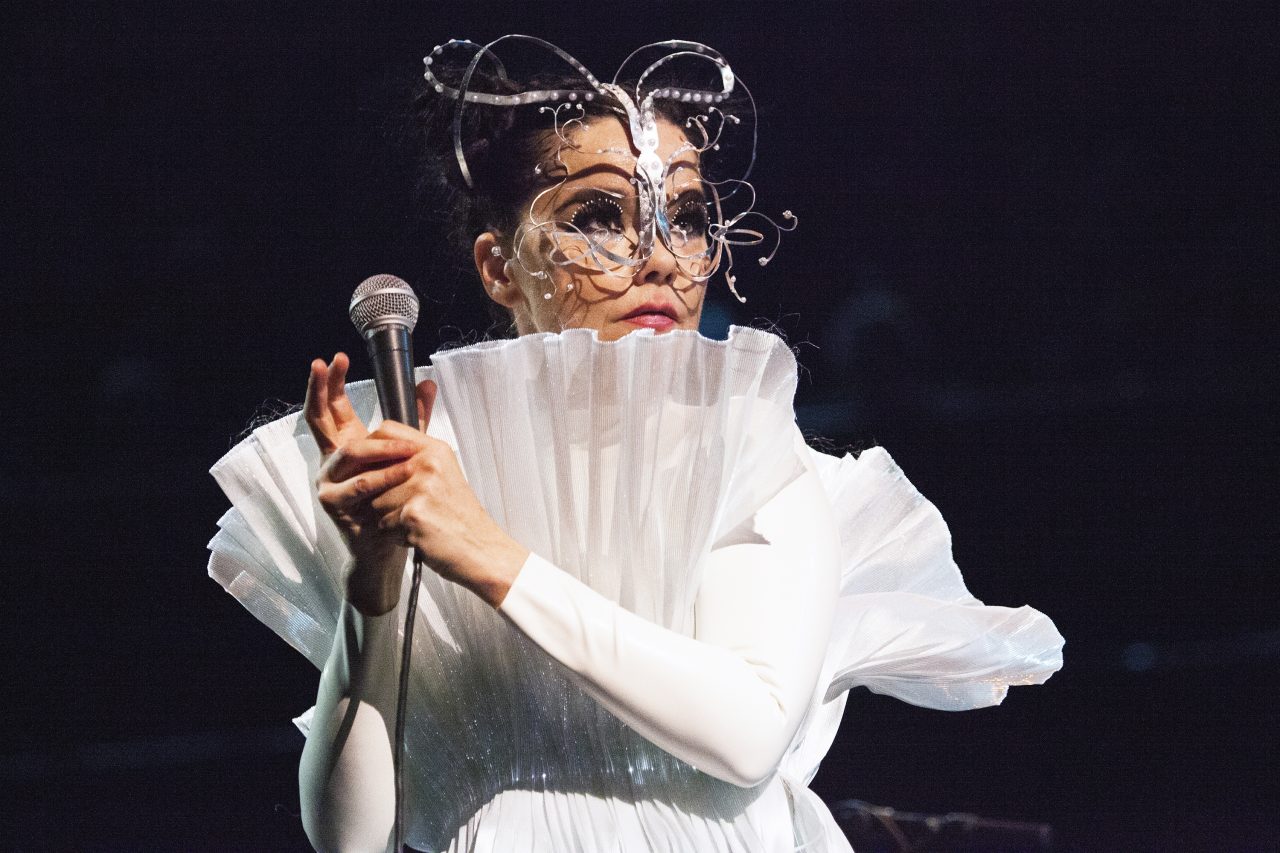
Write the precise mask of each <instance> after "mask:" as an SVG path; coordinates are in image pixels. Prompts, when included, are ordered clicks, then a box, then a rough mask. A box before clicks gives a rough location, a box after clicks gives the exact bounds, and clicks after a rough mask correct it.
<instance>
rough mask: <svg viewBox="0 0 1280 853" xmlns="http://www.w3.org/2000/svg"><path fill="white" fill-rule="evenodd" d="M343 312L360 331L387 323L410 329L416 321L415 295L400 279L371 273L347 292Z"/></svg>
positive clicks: (416, 304) (416, 301)
mask: <svg viewBox="0 0 1280 853" xmlns="http://www.w3.org/2000/svg"><path fill="white" fill-rule="evenodd" d="M347 313H348V314H350V316H351V322H352V323H354V324H355V327H356V331H358V332H359V333H360V334H361V335H365V334H366V333H367V332H369V331H371V330H373V329H375V328H377V327H379V326H385V325H389V324H391V325H396V326H404V327H405V328H406V329H408V330H409V331H410V332H412V331H413V327H414V326H415V325H417V323H418V297H417V295H416V294H414V292H413V288H412V287H410V286H409V285H408V284H406V283H405V282H404V280H403V279H399V278H396V277H395V276H394V275H375V276H372V277H371V278H366V279H365V280H364V281H362V282H360V286H359V287H357V288H356V292H355V293H353V294H351V307H350V308H349V309H348V311H347Z"/></svg>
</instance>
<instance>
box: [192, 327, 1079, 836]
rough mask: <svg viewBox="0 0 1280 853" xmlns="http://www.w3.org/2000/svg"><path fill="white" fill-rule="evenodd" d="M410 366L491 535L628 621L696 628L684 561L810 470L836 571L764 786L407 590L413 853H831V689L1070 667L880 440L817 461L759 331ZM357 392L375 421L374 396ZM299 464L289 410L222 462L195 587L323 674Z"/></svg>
mask: <svg viewBox="0 0 1280 853" xmlns="http://www.w3.org/2000/svg"><path fill="white" fill-rule="evenodd" d="M425 377H432V378H434V379H435V380H436V382H437V383H438V384H439V387H440V395H439V399H438V401H437V405H436V413H435V414H434V415H433V418H432V421H431V427H430V433H431V434H432V435H434V436H436V437H438V438H440V439H442V440H444V441H447V442H448V443H449V444H450V445H452V446H453V447H454V448H455V449H456V451H457V453H458V457H459V460H460V462H461V465H462V468H463V471H464V473H465V475H466V477H467V480H468V482H469V483H470V484H471V486H472V488H473V489H474V490H475V492H476V495H477V497H478V498H479V499H480V501H481V503H482V504H483V505H484V506H485V508H486V509H487V510H488V511H489V512H490V514H491V515H492V516H493V518H494V519H495V520H496V521H497V522H498V524H499V525H501V526H502V527H503V529H505V530H506V531H507V532H508V533H510V534H511V535H512V536H513V537H514V538H515V539H516V540H517V541H519V542H521V543H522V544H523V545H525V546H526V547H528V548H529V549H530V550H531V551H532V552H534V553H535V554H537V555H539V556H540V557H542V558H545V560H546V561H547V562H548V563H551V564H554V566H556V567H558V568H559V569H561V570H563V571H564V572H566V573H568V574H569V575H571V576H573V577H575V578H577V579H578V580H580V581H582V582H583V583H585V584H586V585H588V586H590V587H591V588H592V589H594V590H596V591H597V592H599V593H601V594H602V595H603V596H605V597H607V598H608V599H610V600H611V601H613V602H616V603H617V604H619V605H620V606H621V607H623V608H625V609H626V610H628V611H631V612H632V613H635V614H636V615H638V616H640V617H642V618H643V619H646V620H649V621H651V622H653V623H656V624H658V625H660V626H663V627H664V628H667V629H669V630H670V631H673V632H677V633H679V634H683V635H687V636H692V635H693V633H694V624H693V621H694V620H693V615H694V605H695V601H696V598H697V595H698V591H699V582H700V574H699V566H700V565H701V563H702V559H703V558H704V557H705V556H706V555H707V553H708V552H709V551H710V549H711V548H712V547H713V545H714V544H715V543H717V542H718V541H720V540H721V538H722V537H724V536H726V535H728V534H729V533H730V532H731V531H734V530H738V529H741V525H743V524H744V523H750V520H751V518H752V517H753V514H754V513H755V512H756V510H757V509H759V508H761V507H762V506H763V505H764V504H765V503H766V502H767V501H769V499H770V498H772V497H774V496H775V495H777V494H778V493H779V492H780V491H781V490H782V489H784V488H785V487H786V486H787V485H788V484H789V483H791V482H792V481H794V480H795V479H796V478H797V476H798V475H799V474H800V472H802V471H804V470H806V469H809V470H812V469H814V468H816V469H817V472H818V474H819V476H820V478H821V481H822V489H823V491H824V492H825V493H826V495H827V497H828V498H829V500H830V504H831V508H832V510H833V511H834V517H835V520H836V524H837V526H838V534H839V540H840V548H839V550H840V562H841V566H840V574H841V582H840V588H839V594H838V601H837V602H836V604H835V607H836V617H835V622H834V627H833V629H832V631H831V634H830V638H829V641H828V642H827V644H826V652H825V655H824V658H823V661H822V663H821V675H820V677H819V679H818V684H817V688H816V689H815V691H814V694H813V699H812V702H811V704H810V707H809V708H808V709H807V713H806V714H805V717H804V720H803V722H802V723H801V725H800V728H799V731H798V732H797V733H796V735H795V737H794V739H793V740H792V742H791V745H790V747H789V748H788V749H787V751H786V753H785V755H784V756H783V757H782V759H781V761H780V763H779V765H778V767H777V770H776V772H775V773H773V774H771V775H770V776H769V778H767V779H766V780H765V781H763V782H761V783H760V784H759V785H755V786H751V787H740V786H737V785H733V784H730V783H729V782H726V781H722V780H720V779H717V778H714V777H713V776H711V775H709V774H707V773H704V772H701V771H699V770H698V769H696V768H694V767H693V766H691V765H690V764H688V763H685V762H683V761H681V760H679V759H677V758H675V757H674V756H672V755H670V754H669V753H667V752H665V751H663V750H662V749H660V748H658V747H657V746H654V745H653V744H651V743H650V742H649V741H647V740H645V738H643V737H641V736H640V735H639V734H637V733H636V732H635V731H634V730H633V729H632V728H631V727H629V726H627V725H625V724H624V723H622V722H621V721H619V720H618V719H617V718H616V717H615V716H613V715H612V714H610V713H609V712H608V711H606V710H605V709H604V708H603V707H602V706H601V705H600V704H599V703H597V702H596V701H595V700H594V699H592V698H591V697H590V696H589V695H587V693H586V692H584V690H583V689H581V687H579V686H578V684H577V682H575V680H574V679H573V678H571V677H570V675H569V674H568V673H566V672H565V670H564V667H562V666H561V665H560V664H559V663H557V662H556V661H555V660H553V659H551V657H549V656H548V654H546V653H545V652H544V651H543V650H542V649H541V648H539V647H538V646H537V645H536V644H535V643H533V642H532V641H531V640H530V639H529V638H528V637H527V636H525V634H523V633H521V632H520V631H519V630H517V629H516V628H514V627H513V625H512V624H511V623H510V622H509V621H508V620H506V619H504V618H503V617H502V616H501V615H500V614H498V613H497V612H495V611H494V610H493V609H491V608H489V607H488V606H487V605H485V604H484V603H483V602H482V601H480V600H479V599H478V598H476V597H475V596H473V595H472V594H470V593H469V592H467V591H465V590H463V589H461V588H460V587H457V586H454V585H452V584H450V583H448V582H447V581H443V580H441V579H440V578H438V577H437V576H435V575H433V574H431V573H430V572H427V573H425V574H426V576H425V577H424V579H423V588H422V592H421V595H420V598H419V600H418V604H419V613H418V617H417V618H418V625H417V629H416V633H415V637H414V649H413V663H412V672H411V677H410V688H409V689H410V705H409V710H408V714H409V716H408V720H407V726H406V729H407V733H406V773H405V797H406V843H408V844H409V845H411V846H412V847H414V848H416V849H421V850H432V851H435V850H451V851H452V850H476V851H485V853H490V851H507V850H517V849H521V850H533V849H538V850H541V849H546V850H588V851H595V850H626V851H641V850H644V851H647V850H653V849H663V850H699V851H702V850H716V851H765V850H767V851H773V850H778V849H795V850H808V851H829V850H830V851H834V850H848V849H849V845H848V842H847V841H846V840H845V839H844V836H843V835H842V834H841V833H840V830H839V829H838V827H837V826H836V825H835V822H834V820H833V819H832V817H831V814H830V812H829V811H828V810H827V809H826V807H825V806H824V805H823V803H822V802H821V800H819V799H818V798H817V796H816V795H814V794H813V793H812V792H811V791H810V790H809V789H808V787H807V785H808V783H809V781H810V780H811V779H812V778H813V775H814V774H815V772H816V771H817V768H818V763H819V761H820V760H821V759H822V757H823V756H824V755H825V754H826V752H827V750H828V749H829V747H830V746H831V743H832V740H833V739H834V737H835V734H836V730H837V728H838V726H839V722H840V718H841V715H842V713H843V711H844V706H845V699H846V693H847V691H848V690H849V689H850V688H852V687H856V686H863V687H867V688H868V689H870V690H873V691H875V692H877V693H884V694H888V695H891V696H896V697H898V698H900V699H903V700H905V701H907V702H911V703H913V704H916V705H922V706H926V707H931V708H940V709H945V710H963V709H967V708H977V707H982V706H987V705H993V704H997V703H999V702H1000V701H1001V700H1002V699H1003V697H1004V695H1005V692H1006V690H1007V688H1008V687H1009V686H1010V685H1015V684H1038V683H1041V682H1043V681H1044V680H1045V679H1047V678H1048V677H1049V676H1050V675H1051V674H1052V673H1053V672H1055V671H1056V670H1057V669H1058V668H1059V667H1060V666H1061V663H1062V657H1061V648H1062V642H1063V641H1062V637H1061V636H1060V635H1059V634H1058V632H1057V630H1056V629H1055V628H1054V626H1053V623H1052V622H1051V621H1050V620H1049V619H1048V618H1047V617H1045V616H1044V615H1043V614H1041V613H1039V612H1037V611H1036V610H1033V609H1032V608H1030V607H1025V606H1024V607H1019V608H1016V609H1012V608H1005V607H991V606H985V605H983V604H982V602H980V601H978V600H977V599H976V598H974V597H973V596H972V595H970V594H969V592H968V590H967V589H966V588H965V586H964V582H963V580H962V579H961V576H960V573H959V570H958V569H957V568H956V565H955V563H954V561H953V560H952V557H951V542H950V534H949V532H948V530H947V527H946V524H945V523H944V522H943V520H942V518H941V516H940V515H939V513H938V511H937V510H936V509H935V508H934V507H933V505H932V504H930V503H929V502H928V501H926V500H925V499H924V498H923V497H921V495H920V494H919V492H917V491H916V490H915V488H914V487H912V485H911V484H910V483H909V482H908V481H907V479H906V478H905V477H904V476H903V474H902V472H901V471H900V470H899V469H898V467H897V466H896V465H895V464H894V463H893V460H892V459H891V458H890V457H889V455H888V454H887V453H886V452H885V451H884V450H882V449H880V448H873V449H870V450H867V451H864V452H862V453H861V454H860V455H859V456H858V457H856V458H854V457H852V456H848V455H846V456H845V457H843V458H835V457H831V456H827V455H824V454H821V453H818V452H816V451H812V450H810V449H808V448H807V447H805V446H804V445H803V442H798V441H797V435H798V431H797V428H796V426H795V422H794V414H793V408H792V406H793V396H794V393H795V386H796V363H795V359H794V356H793V354H792V352H791V351H790V349H789V348H788V347H787V346H786V345H785V343H784V342H782V341H781V340H780V339H779V338H777V337H776V336H774V335H772V334H769V333H767V332H763V331H759V330H755V329H747V328H741V327H734V328H733V329H731V331H730V334H729V337H728V340H726V341H713V340H709V339H707V338H704V337H701V336H700V335H698V334H696V333H694V332H675V333H670V334H665V335H654V334H652V333H651V332H649V331H647V330H645V331H640V332H636V333H633V334H630V335H628V336H626V337H624V338H622V339H621V340H619V341H615V342H607V343H606V342H601V341H599V340H597V338H596V335H595V333H594V332H592V331H589V330H580V329H579V330H568V331H565V332H563V333H560V334H537V335H528V336H525V337H522V338H518V339H515V340H510V341H492V342H485V343H481V344H476V345H474V346H470V347H464V348H461V349H455V350H450V351H445V352H440V353H437V354H435V355H434V356H433V357H432V366H431V367H428V368H419V371H418V378H419V379H421V378H425ZM348 394H349V395H350V397H351V399H352V401H353V403H354V405H355V407H356V410H357V412H358V413H359V414H360V416H361V417H362V419H363V420H365V421H366V423H376V422H377V420H378V419H379V414H378V410H377V400H376V395H375V394H374V392H373V389H372V387H371V384H370V383H367V382H365V383H354V384H352V385H351V386H349V387H348ZM806 454H807V455H808V456H809V458H808V459H805V458H803V457H804V455H806ZM318 465H319V453H318V450H317V448H316V446H315V444H314V442H313V441H312V440H311V437H310V435H309V432H308V430H307V426H306V424H305V423H304V422H303V421H302V420H301V418H299V417H298V416H297V415H291V416H288V417H285V418H282V419H280V420H277V421H274V422H272V423H269V424H267V425H265V426H263V427H260V428H259V429H257V430H255V431H254V432H253V434H252V435H250V436H249V437H248V438H246V439H245V440H244V441H242V442H241V443H240V444H238V445H237V446H236V447H235V448H233V449H232V450H231V451H230V452H229V453H228V454H227V455H226V456H225V457H223V458H222V459H221V460H220V461H219V462H218V463H217V464H216V465H215V466H214V467H213V469H212V473H213V475H214V477H215V479H216V480H217V482H218V483H219V484H220V485H221V487H222V488H223V490H224V491H225V492H226V494H227V496H228V497H229V498H230V500H231V502H232V509H230V510H229V511H228V512H227V513H226V514H225V515H224V516H223V517H222V519H221V520H220V521H219V528H220V529H219V531H218V533H217V535H216V536H215V537H214V538H213V540H212V542H210V545H209V547H210V550H211V551H212V555H211V558H210V562H209V573H210V575H212V576H213V577H214V578H215V579H216V580H217V581H218V582H219V583H220V584H222V586H223V587H224V588H225V589H226V590H227V591H228V592H229V593H231V594H232V595H233V596H235V597H236V599H238V600H239V601H240V602H241V603H242V604H243V605H244V606H245V607H246V608H247V609H248V610H249V611H250V612H251V613H253V614H254V616H256V617H257V618H258V619H259V620H261V621H262V622H263V623H265V624H266V625H268V626H269V627H270V628H272V629H273V630H274V631H275V632H276V633H278V634H279V635H280V636H281V637H282V638H284V640H285V641H287V642H288V643H289V644H290V645H292V646H293V647H294V648H295V649H297V650H298V651H299V652H301V653H302V654H303V655H305V656H306V657H307V658H308V659H309V660H310V661H311V662H312V663H313V664H315V665H316V667H317V668H321V667H323V665H324V663H325V660H326V658H327V657H328V654H329V650H330V646H331V644H332V640H333V635H334V630H335V625H336V624H337V617H338V614H339V611H340V607H341V604H342V591H341V590H342V586H341V573H342V570H343V566H344V563H345V562H346V561H347V560H348V552H347V549H346V547H345V545H344V544H343V542H342V540H341V538H340V536H339V534H338V532H337V530H336V529H335V528H334V526H333V524H332V523H331V522H330V521H329V519H328V518H327V516H325V514H324V512H323V511H322V510H321V509H320V507H319V505H318V503H317V502H316V499H315V496H314V489H313V487H312V482H313V480H314V477H315V473H316V470H317V468H318ZM406 598H407V596H401V605H400V606H401V609H402V610H403V608H404V607H405V601H406ZM403 616H404V614H403V613H400V614H399V617H398V618H399V620H400V622H401V623H403ZM307 720H308V715H303V717H301V718H300V719H299V721H298V723H299V726H300V728H302V730H303V732H304V733H305V732H306V731H307ZM780 839H783V840H782V841H780Z"/></svg>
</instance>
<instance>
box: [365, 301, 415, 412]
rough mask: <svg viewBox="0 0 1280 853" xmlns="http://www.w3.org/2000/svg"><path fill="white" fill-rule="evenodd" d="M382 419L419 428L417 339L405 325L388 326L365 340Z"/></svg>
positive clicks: (376, 329) (370, 331)
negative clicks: (415, 369) (415, 365)
mask: <svg viewBox="0 0 1280 853" xmlns="http://www.w3.org/2000/svg"><path fill="white" fill-rule="evenodd" d="M365 345H366V346H367V347H368V350H369V360H370V361H372V362H373V381H374V385H375V386H376V387H377V389H378V403H379V404H380V405H381V406H382V417H383V418H385V419H386V420H390V421H399V422H400V423H402V424H407V425H409V426H411V427H413V428H414V429H417V428H418V405H417V400H416V397H415V395H414V382H413V339H412V338H411V337H410V335H409V330H408V329H406V328H405V327H404V326H401V325H398V324H394V323H388V324H387V325H385V326H376V327H374V328H372V329H370V330H369V332H368V336H367V337H366V338H365Z"/></svg>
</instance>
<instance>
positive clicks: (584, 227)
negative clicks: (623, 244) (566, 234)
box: [569, 195, 623, 236]
mask: <svg viewBox="0 0 1280 853" xmlns="http://www.w3.org/2000/svg"><path fill="white" fill-rule="evenodd" d="M569 223H570V224H571V225H573V227H575V228H577V229H578V230H579V231H581V232H582V233H583V234H586V235H587V236H591V235H593V234H597V233H599V232H602V231H608V232H611V233H615V234H621V233H622V230H623V227H622V205H620V204H618V202H616V201H614V200H613V199H611V198H609V197H608V196H604V195H594V196H592V197H591V198H589V199H587V200H586V201H584V202H582V204H580V205H578V207H577V208H576V209H575V210H574V211H573V214H572V215H571V216H570V217H569Z"/></svg>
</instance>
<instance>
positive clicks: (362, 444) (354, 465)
mask: <svg viewBox="0 0 1280 853" xmlns="http://www.w3.org/2000/svg"><path fill="white" fill-rule="evenodd" d="M417 452H418V446H417V445H415V444H412V443H410V442H407V441H401V440H397V439H377V438H360V439H356V440H354V441H349V442H347V443H346V444H344V445H343V446H342V449H341V450H339V451H338V453H337V455H335V456H334V458H333V463H332V465H331V467H330V469H329V471H328V479H329V480H330V481H331V482H334V483H339V482H341V481H343V480H348V479H350V478H352V477H354V476H356V475H358V474H362V473H364V472H365V471H366V470H368V469H375V468H379V467H385V465H386V463H388V462H400V461H402V460H404V459H408V458H409V457H410V456H412V455H413V454H415V453H417Z"/></svg>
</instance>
